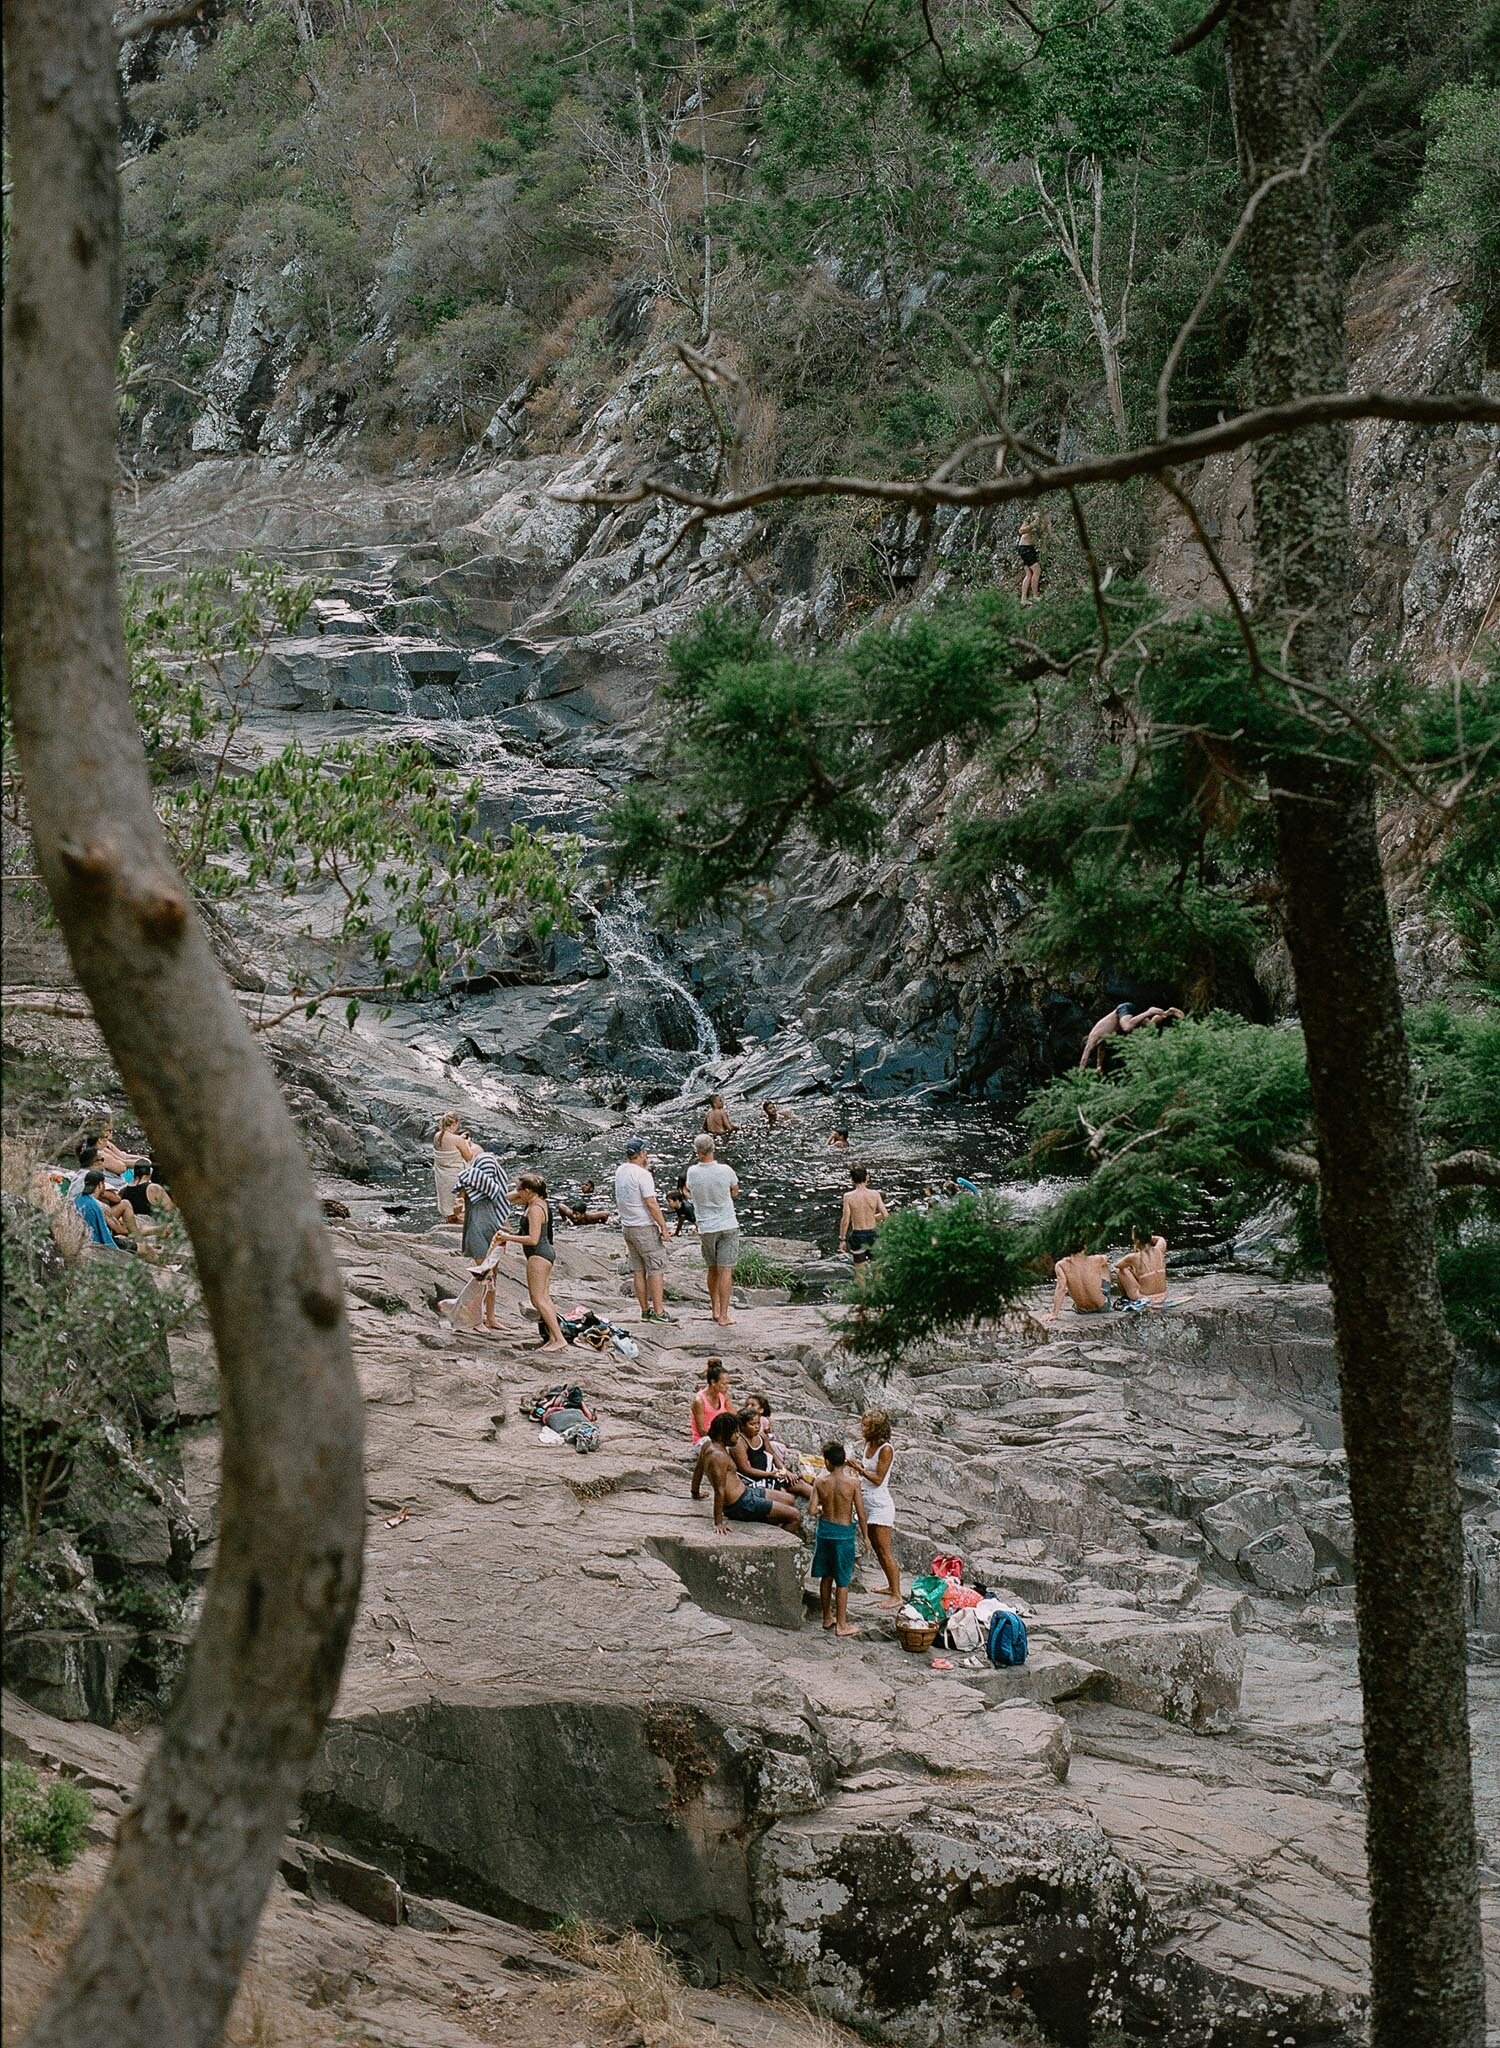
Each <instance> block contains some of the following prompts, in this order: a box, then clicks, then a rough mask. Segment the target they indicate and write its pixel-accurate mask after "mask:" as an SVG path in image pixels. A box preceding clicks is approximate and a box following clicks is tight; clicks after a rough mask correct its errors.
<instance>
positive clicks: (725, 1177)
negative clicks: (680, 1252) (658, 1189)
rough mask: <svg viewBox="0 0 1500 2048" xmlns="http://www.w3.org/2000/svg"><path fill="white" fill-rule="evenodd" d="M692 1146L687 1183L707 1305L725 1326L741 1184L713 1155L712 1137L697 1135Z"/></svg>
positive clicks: (730, 1318)
mask: <svg viewBox="0 0 1500 2048" xmlns="http://www.w3.org/2000/svg"><path fill="white" fill-rule="evenodd" d="M693 1149H694V1151H695V1152H696V1153H697V1154H698V1157H697V1158H696V1160H694V1162H693V1164H692V1165H691V1166H690V1167H689V1168H688V1170H687V1185H688V1194H689V1195H690V1196H691V1197H692V1203H693V1207H694V1209H695V1210H696V1211H697V1215H698V1242H699V1244H700V1245H701V1246H702V1247H703V1263H704V1265H705V1266H706V1267H707V1268H708V1305H709V1308H710V1309H711V1310H712V1311H713V1319H714V1321H715V1322H716V1323H722V1324H724V1325H725V1326H726V1327H727V1326H728V1325H729V1324H731V1323H732V1322H733V1321H734V1317H733V1316H732V1315H731V1314H730V1313H729V1290H730V1288H731V1287H732V1286H733V1285H734V1268H735V1262H736V1260H737V1259H738V1258H739V1255H740V1219H739V1217H738V1216H736V1214H735V1213H734V1198H735V1196H736V1195H737V1194H738V1193H739V1191H740V1184H739V1181H738V1180H737V1179H736V1177H735V1171H734V1168H733V1167H732V1166H725V1165H724V1164H723V1162H722V1161H721V1160H718V1159H715V1157H714V1141H713V1139H712V1138H710V1137H708V1136H707V1135H705V1136H703V1137H701V1138H699V1139H697V1140H696V1141H695V1143H694V1147H693Z"/></svg>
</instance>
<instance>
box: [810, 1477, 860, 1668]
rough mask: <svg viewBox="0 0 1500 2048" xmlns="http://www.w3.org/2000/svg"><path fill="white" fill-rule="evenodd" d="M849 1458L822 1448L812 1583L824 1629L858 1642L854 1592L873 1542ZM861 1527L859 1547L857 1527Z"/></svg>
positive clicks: (816, 1492)
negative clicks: (859, 1564) (858, 1567)
mask: <svg viewBox="0 0 1500 2048" xmlns="http://www.w3.org/2000/svg"><path fill="white" fill-rule="evenodd" d="M847 1458H848V1454H847V1452H846V1451H845V1449H844V1446H843V1445H842V1444H839V1443H827V1444H824V1446H823V1464H824V1467H825V1470H824V1471H823V1472H821V1473H820V1474H819V1475H818V1478H817V1481H816V1483H815V1484H814V1486H813V1497H812V1504H813V1506H814V1508H816V1510H817V1514H818V1532H817V1540H816V1542H815V1543H814V1545H813V1560H812V1569H813V1577H814V1578H815V1579H816V1580H817V1581H818V1597H819V1599H820V1600H821V1601H822V1604H823V1626H824V1628H831V1629H832V1630H833V1631H834V1633H835V1634H836V1635H841V1636H857V1635H858V1634H859V1630H858V1629H857V1628H851V1627H850V1626H849V1587H850V1585H851V1584H852V1583H853V1579H854V1565H855V1560H856V1558H857V1556H858V1554H859V1551H861V1550H863V1549H864V1547H865V1544H866V1541H867V1539H868V1531H867V1529H866V1526H865V1504H864V1499H863V1497H862V1495H861V1493H860V1485H859V1479H858V1477H857V1475H856V1474H855V1472H854V1471H853V1470H852V1469H851V1467H850V1466H849V1464H848V1462H847ZM856 1521H857V1522H858V1524H859V1534H858V1542H857V1544H856V1539H855V1523H856Z"/></svg>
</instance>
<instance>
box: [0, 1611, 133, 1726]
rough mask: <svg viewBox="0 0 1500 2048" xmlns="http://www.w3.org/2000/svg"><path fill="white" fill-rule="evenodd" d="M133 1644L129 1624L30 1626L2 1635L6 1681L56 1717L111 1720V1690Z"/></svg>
mask: <svg viewBox="0 0 1500 2048" xmlns="http://www.w3.org/2000/svg"><path fill="white" fill-rule="evenodd" d="M135 1646H136V1636H135V1631H134V1630H133V1629H121V1628H105V1629H89V1630H85V1631H76V1630H67V1629H34V1630H31V1631H30V1632H28V1633H26V1634H21V1635H12V1636H7V1637H6V1639H5V1682H6V1684H7V1685H11V1686H14V1687H15V1689H16V1691H17V1692H18V1693H19V1694H20V1695H21V1697H22V1698H23V1699H25V1700H29V1701H30V1702H31V1703H32V1705H33V1706H36V1707H40V1708H41V1710H42V1712H43V1713H45V1714H54V1715H55V1716H56V1717H57V1719H58V1720H59V1721H97V1722H99V1723H101V1724H102V1725H103V1726H105V1727H107V1726H108V1725H109V1723H110V1722H111V1721H112V1720H113V1719H114V1713H115V1690H116V1688H117V1687H118V1685H119V1683H120V1677H121V1674H122V1673H123V1671H124V1669H125V1667H126V1665H127V1664H128V1663H129V1662H130V1659H131V1657H132V1655H133V1654H134V1651H135Z"/></svg>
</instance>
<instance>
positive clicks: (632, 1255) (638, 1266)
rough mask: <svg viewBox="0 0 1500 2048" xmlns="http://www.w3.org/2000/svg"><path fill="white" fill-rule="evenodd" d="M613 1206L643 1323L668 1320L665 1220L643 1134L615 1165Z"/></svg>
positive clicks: (666, 1321) (631, 1143)
mask: <svg viewBox="0 0 1500 2048" xmlns="http://www.w3.org/2000/svg"><path fill="white" fill-rule="evenodd" d="M615 1207H616V1208H617V1209H618V1210H619V1212H620V1228H621V1230H622V1231H623V1232H624V1234H625V1256H626V1258H627V1259H628V1260H629V1261H630V1280H631V1285H632V1286H633V1287H634V1288H635V1298H636V1303H637V1305H638V1307H639V1308H640V1311H641V1321H642V1322H643V1323H669V1322H671V1320H672V1318H671V1317H670V1316H669V1315H668V1314H667V1310H666V1282H665V1280H664V1279H663V1277H662V1276H663V1275H664V1274H665V1272H666V1270H667V1253H666V1243H667V1220H666V1218H665V1217H664V1216H663V1215H662V1213H661V1204H660V1202H658V1200H657V1199H656V1180H655V1177H654V1176H653V1174H652V1172H651V1155H650V1154H649V1153H648V1152H647V1150H646V1141H645V1139H644V1138H632V1139H631V1140H630V1142H629V1144H628V1145H627V1146H626V1147H625V1159H624V1163H623V1164H622V1165H620V1166H617V1167H616V1168H615Z"/></svg>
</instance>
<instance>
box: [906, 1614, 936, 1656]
mask: <svg viewBox="0 0 1500 2048" xmlns="http://www.w3.org/2000/svg"><path fill="white" fill-rule="evenodd" d="M937 1632H938V1625H937V1623H936V1622H935V1621H922V1622H917V1621H898V1622H897V1623H896V1640H897V1642H899V1643H900V1645H901V1647H902V1649H903V1650H910V1651H911V1652H912V1654H913V1655H914V1656H920V1655H921V1654H922V1652H923V1651H924V1650H930V1649H931V1648H932V1646H933V1644H934V1642H935V1641H936V1640H937Z"/></svg>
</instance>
